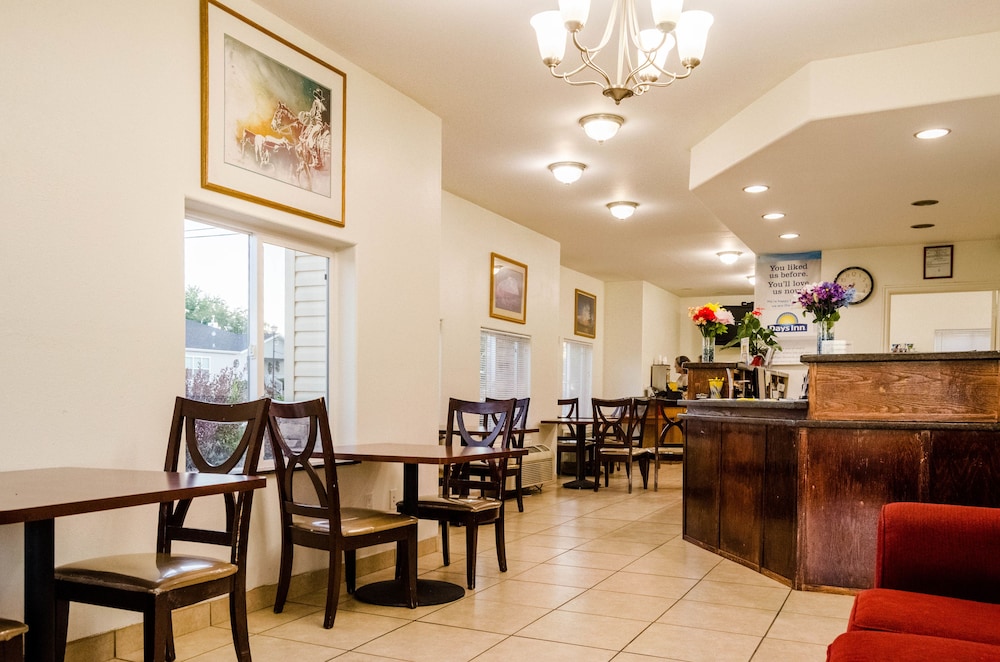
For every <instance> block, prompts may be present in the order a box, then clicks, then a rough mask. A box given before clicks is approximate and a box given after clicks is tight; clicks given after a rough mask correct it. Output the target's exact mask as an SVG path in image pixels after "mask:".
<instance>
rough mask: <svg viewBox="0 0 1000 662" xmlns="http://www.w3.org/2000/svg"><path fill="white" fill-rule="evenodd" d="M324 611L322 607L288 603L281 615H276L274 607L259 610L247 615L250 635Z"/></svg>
mask: <svg viewBox="0 0 1000 662" xmlns="http://www.w3.org/2000/svg"><path fill="white" fill-rule="evenodd" d="M322 609H323V608H322V607H319V606H316V605H308V604H301V603H298V602H291V601H286V602H285V607H284V609H282V610H281V613H280V614H275V613H274V608H273V607H268V608H266V609H258V610H257V611H252V612H250V613H249V614H247V628H248V629H249V630H250V634H257V633H260V632H264V631H266V630H270V629H271V628H275V627H278V626H279V625H283V624H285V623H289V622H291V621H294V620H298V619H300V618H302V617H303V616H307V615H309V614H314V613H316V612H317V611H321V610H322Z"/></svg>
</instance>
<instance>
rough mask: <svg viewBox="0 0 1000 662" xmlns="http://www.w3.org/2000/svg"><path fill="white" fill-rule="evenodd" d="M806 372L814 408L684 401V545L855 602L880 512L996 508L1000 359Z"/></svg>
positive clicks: (866, 361) (969, 356) (928, 359)
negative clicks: (903, 506) (942, 506)
mask: <svg viewBox="0 0 1000 662" xmlns="http://www.w3.org/2000/svg"><path fill="white" fill-rule="evenodd" d="M802 361H803V363H806V364H807V365H808V366H809V400H808V402H807V401H804V400H798V401H795V400H781V401H765V400H759V401H755V400H726V399H723V400H688V401H685V402H684V404H685V405H686V406H687V413H686V414H684V415H683V418H684V419H685V421H686V423H685V424H686V439H685V442H686V448H685V464H684V538H685V540H688V541H690V542H692V543H694V544H696V545H699V546H701V547H703V548H705V549H709V550H711V551H713V552H716V553H718V554H720V555H722V556H724V557H726V558H729V559H732V560H734V561H737V562H739V563H741V564H743V565H745V566H748V567H750V568H753V569H755V570H757V571H759V572H761V573H763V574H765V575H768V576H770V577H772V578H774V579H777V580H779V581H782V582H784V583H786V584H787V585H789V586H791V587H793V588H796V589H806V590H828V591H843V592H850V591H853V590H856V589H861V588H866V587H869V586H871V585H872V581H873V577H874V568H875V524H876V519H877V517H878V512H879V509H880V508H881V507H882V505H883V504H885V503H888V502H891V501H925V502H935V503H955V504H966V505H979V506H992V507H998V506H1000V487H998V486H1000V353H997V352H962V353H948V354H855V355H851V354H840V355H822V356H820V355H808V356H804V357H803V358H802Z"/></svg>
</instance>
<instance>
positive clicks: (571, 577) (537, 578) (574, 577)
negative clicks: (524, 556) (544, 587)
mask: <svg viewBox="0 0 1000 662" xmlns="http://www.w3.org/2000/svg"><path fill="white" fill-rule="evenodd" d="M611 574H612V571H611V570H602V569H600V568H575V567H573V566H569V565H552V564H549V563H542V564H540V565H536V566H535V567H534V568H531V569H530V570H528V571H526V572H522V573H519V574H516V575H513V576H512V577H511V578H512V579H518V580H520V581H522V582H540V583H542V584H556V585H558V586H574V587H576V588H590V587H592V586H594V585H595V584H598V583H600V582H602V581H604V580H605V579H607V578H608V577H609V576H611Z"/></svg>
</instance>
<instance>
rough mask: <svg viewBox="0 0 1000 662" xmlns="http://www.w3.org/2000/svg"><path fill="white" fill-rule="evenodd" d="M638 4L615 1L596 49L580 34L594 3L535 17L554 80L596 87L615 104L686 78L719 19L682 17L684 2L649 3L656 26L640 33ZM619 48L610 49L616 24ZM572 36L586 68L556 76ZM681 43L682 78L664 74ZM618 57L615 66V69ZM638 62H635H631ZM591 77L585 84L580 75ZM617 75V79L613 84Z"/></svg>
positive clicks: (697, 14)
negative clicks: (603, 58) (582, 40)
mask: <svg viewBox="0 0 1000 662" xmlns="http://www.w3.org/2000/svg"><path fill="white" fill-rule="evenodd" d="M635 2H636V0H615V2H614V5H613V6H612V9H611V11H610V13H609V16H608V21H607V23H606V25H605V27H604V36H602V37H601V41H600V42H599V43H598V44H596V45H594V46H584V45H583V44H581V43H580V32H581V31H582V30H583V27H584V25H586V23H587V19H588V18H589V16H590V0H559V10H558V11H556V10H551V11H543V12H541V13H539V14H535V15H534V16H532V17H531V27H533V28H534V29H535V36H536V37H537V39H538V53H539V55H541V57H542V63H543V64H544V65H545V66H546V67H548V68H549V73H551V74H552V75H553V76H555V77H556V78H561V79H563V80H564V81H566V82H567V83H568V84H570V85H597V86H598V87H600V88H601V90H602V93H603V94H604V96H606V97H608V98H610V99H613V100H614V102H615V103H616V104H619V103H621V101H622V99H627V98H629V97H631V96H639V95H641V94H643V93H645V92H647V91H648V90H649V88H651V87H666V86H667V85H670V84H672V83H673V82H674V81H675V80H680V79H684V78H687V77H688V76H690V75H691V72H692V71H694V68H695V67H697V66H698V65H699V64H700V63H701V59H702V58H703V57H704V56H705V43H706V42H707V41H708V29H709V28H710V27H712V23H713V22H714V20H715V19H713V18H712V15H711V14H709V13H708V12H704V11H686V12H681V9H682V7H683V4H684V3H683V0H650V3H649V4H650V9H651V10H652V16H653V27H651V28H648V29H646V30H640V29H639V16H638V12H637V11H636V7H635ZM616 24H617V26H618V30H617V32H618V40H617V43H615V44H611V37H612V34H613V33H614V32H615V25H616ZM567 36H569V37H570V38H571V40H572V42H573V46H574V48H576V50H577V51H578V53H579V55H580V60H581V62H582V64H581V65H580V66H578V67H577V68H575V69H572V70H571V71H566V72H563V73H557V72H556V67H558V66H559V65H560V64H561V63H562V61H563V58H564V57H565V56H566V37H567ZM675 43H676V44H677V58H678V59H679V60H680V65H681V68H682V70H681V73H675V72H672V71H670V70H669V69H666V66H667V56H668V55H669V54H670V51H671V50H672V49H673V47H674V44H675ZM609 45H610V47H609V48H608V52H609V53H608V54H609V55H610V57H609V58H608V59H609V60H610V61H607V62H603V65H602V64H598V63H597V62H596V60H597V59H598V58H599V57H600V55H601V52H602V51H603V50H604V49H605V47H608V46H609ZM615 58H617V63H618V64H617V66H616V67H614V68H612V66H613V65H614V63H615ZM633 58H634V59H633ZM578 74H580V75H581V76H591V75H593V74H596V75H595V76H593V78H594V79H596V80H594V79H589V80H588V79H586V78H581V77H579V76H578ZM612 76H614V80H612Z"/></svg>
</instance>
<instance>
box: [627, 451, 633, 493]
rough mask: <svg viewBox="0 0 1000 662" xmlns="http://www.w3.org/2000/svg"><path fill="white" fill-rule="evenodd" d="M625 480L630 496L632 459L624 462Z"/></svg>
mask: <svg viewBox="0 0 1000 662" xmlns="http://www.w3.org/2000/svg"><path fill="white" fill-rule="evenodd" d="M625 478H627V479H628V493H629V494H632V458H629V459H627V460H625Z"/></svg>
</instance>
